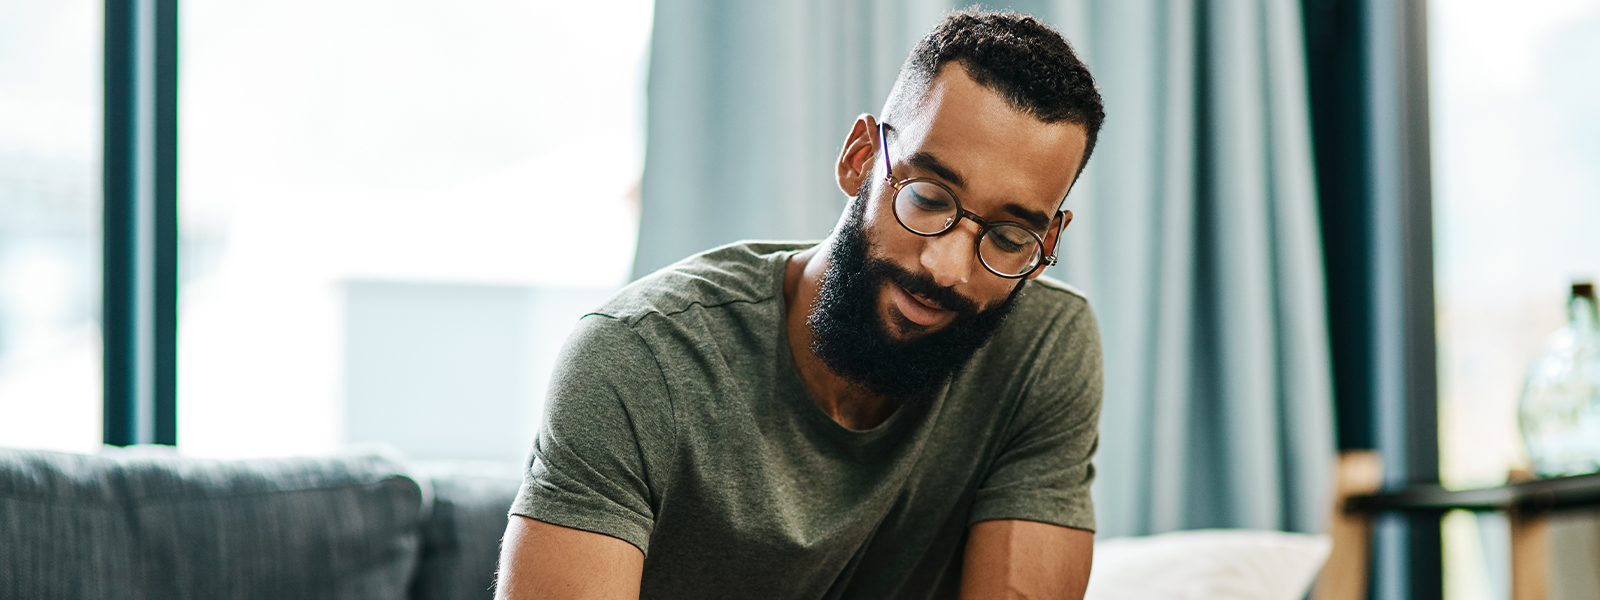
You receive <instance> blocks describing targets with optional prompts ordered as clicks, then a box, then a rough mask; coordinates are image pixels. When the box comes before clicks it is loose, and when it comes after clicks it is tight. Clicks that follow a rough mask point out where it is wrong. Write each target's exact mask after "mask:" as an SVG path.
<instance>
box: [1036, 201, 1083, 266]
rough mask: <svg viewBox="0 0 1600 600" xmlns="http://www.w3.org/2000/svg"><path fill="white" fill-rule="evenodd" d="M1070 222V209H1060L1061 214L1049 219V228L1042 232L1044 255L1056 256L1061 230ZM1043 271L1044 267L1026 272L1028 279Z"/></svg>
mask: <svg viewBox="0 0 1600 600" xmlns="http://www.w3.org/2000/svg"><path fill="white" fill-rule="evenodd" d="M1071 224H1072V211H1070V210H1067V209H1061V214H1059V215H1056V218H1054V219H1051V220H1050V230H1049V231H1046V232H1045V233H1044V255H1045V256H1058V255H1057V254H1056V249H1057V247H1058V246H1059V245H1060V244H1061V231H1062V230H1064V229H1066V228H1067V226H1068V225H1071ZM1044 272H1045V269H1034V270H1033V272H1032V273H1029V274H1028V279H1033V278H1035V277H1038V276H1040V275H1043V274H1044Z"/></svg>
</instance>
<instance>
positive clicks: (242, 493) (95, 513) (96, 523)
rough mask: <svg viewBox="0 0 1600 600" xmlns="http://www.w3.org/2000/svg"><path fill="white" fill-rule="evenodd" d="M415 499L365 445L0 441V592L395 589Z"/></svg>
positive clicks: (401, 474) (419, 510)
mask: <svg viewBox="0 0 1600 600" xmlns="http://www.w3.org/2000/svg"><path fill="white" fill-rule="evenodd" d="M426 508H427V507H425V506H424V497H423V494H422V493H421V490H420V488H419V486H418V485H417V484H416V483H415V482H414V481H412V480H411V479H410V478H409V477H407V476H406V472H405V470H404V468H403V467H401V466H400V465H399V464H397V463H395V462H392V461H389V460H386V459H383V458H380V457H376V456H367V457H349V458H293V459H276V460H255V461H204V460H194V459H180V458H129V459H112V458H105V457H93V456H76V455H64V454H58V453H49V452H27V451H15V450H11V451H7V450H0V510H3V511H4V513H5V514H6V517H4V518H0V539H6V540H17V541H18V543H16V544H9V543H8V544H6V545H5V547H4V548H3V549H0V597H6V598H11V597H18V598H119V599H120V598H174V599H187V598H207V599H210V598H237V599H252V598H263V599H266V598H274V599H275V598H340V599H342V598H353V599H354V598H360V599H367V598H371V599H387V598H392V599H397V600H398V599H402V598H406V597H407V586H408V585H409V583H410V581H411V577H412V575H413V572H414V569H415V566H416V557H417V553H418V548H419V547H420V527H421V519H422V517H423V515H424V514H425V512H424V511H425V509H426Z"/></svg>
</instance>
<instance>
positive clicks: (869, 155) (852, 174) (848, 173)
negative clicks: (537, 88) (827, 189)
mask: <svg viewBox="0 0 1600 600" xmlns="http://www.w3.org/2000/svg"><path fill="white" fill-rule="evenodd" d="M877 135H878V120H877V119H874V118H872V115H867V114H864V115H861V116H859V117H856V123H855V125H852V126H851V127H850V137H847V138H845V140H844V149H843V150H840V151H839V164H838V165H836V166H835V167H834V168H835V172H834V176H833V177H834V181H837V182H838V183H839V189H840V190H841V191H843V192H844V195H846V196H854V195H856V193H857V192H860V191H861V181H862V179H863V178H865V177H866V176H867V172H868V171H870V170H871V169H872V159H874V158H876V157H877V156H878V141H877V138H876V136H877Z"/></svg>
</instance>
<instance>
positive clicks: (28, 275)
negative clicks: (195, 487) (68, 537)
mask: <svg viewBox="0 0 1600 600" xmlns="http://www.w3.org/2000/svg"><path fill="white" fill-rule="evenodd" d="M100 11H101V8H100V3H99V2H93V1H88V0H62V1H58V2H30V1H28V0H0V115H5V116H4V117H0V446H8V447H22V448H45V449H52V450H65V451H74V452H87V451H92V450H94V449H95V448H98V447H99V445H100V410H101V398H100V330H99V327H98V325H97V324H98V322H99V316H100V302H99V294H100V285H99V281H100V254H99V251H100V244H99V230H100V227H99V219H100V172H99V168H100V164H99V163H100V135H101V132H100V115H101V99H100V86H101V71H100V62H101V56H100V55H101V47H102V46H101V41H100V40H101V38H100V36H101V14H100Z"/></svg>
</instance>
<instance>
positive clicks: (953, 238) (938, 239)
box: [922, 219, 979, 287]
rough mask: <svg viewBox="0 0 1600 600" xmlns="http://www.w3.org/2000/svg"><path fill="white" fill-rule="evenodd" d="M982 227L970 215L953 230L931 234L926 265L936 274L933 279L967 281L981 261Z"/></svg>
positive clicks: (945, 282)
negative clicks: (979, 247) (979, 248)
mask: <svg viewBox="0 0 1600 600" xmlns="http://www.w3.org/2000/svg"><path fill="white" fill-rule="evenodd" d="M978 232H979V227H978V224H977V223H973V222H972V221H971V220H970V219H962V220H961V221H960V222H958V223H956V225H955V227H952V228H950V231H946V232H944V235H939V236H935V237H931V238H927V241H926V243H925V244H924V245H923V247H922V266H923V268H925V269H927V270H928V273H929V274H931V275H933V280H934V281H935V282H937V283H938V284H939V285H941V286H944V287H954V286H955V285H956V284H960V283H966V282H967V279H969V278H970V277H971V275H972V269H973V268H974V267H977V266H978V265H977V264H975V262H976V261H977V260H978V256H977V254H975V253H973V251H972V249H973V248H976V247H977V244H976V240H977V237H978Z"/></svg>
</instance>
